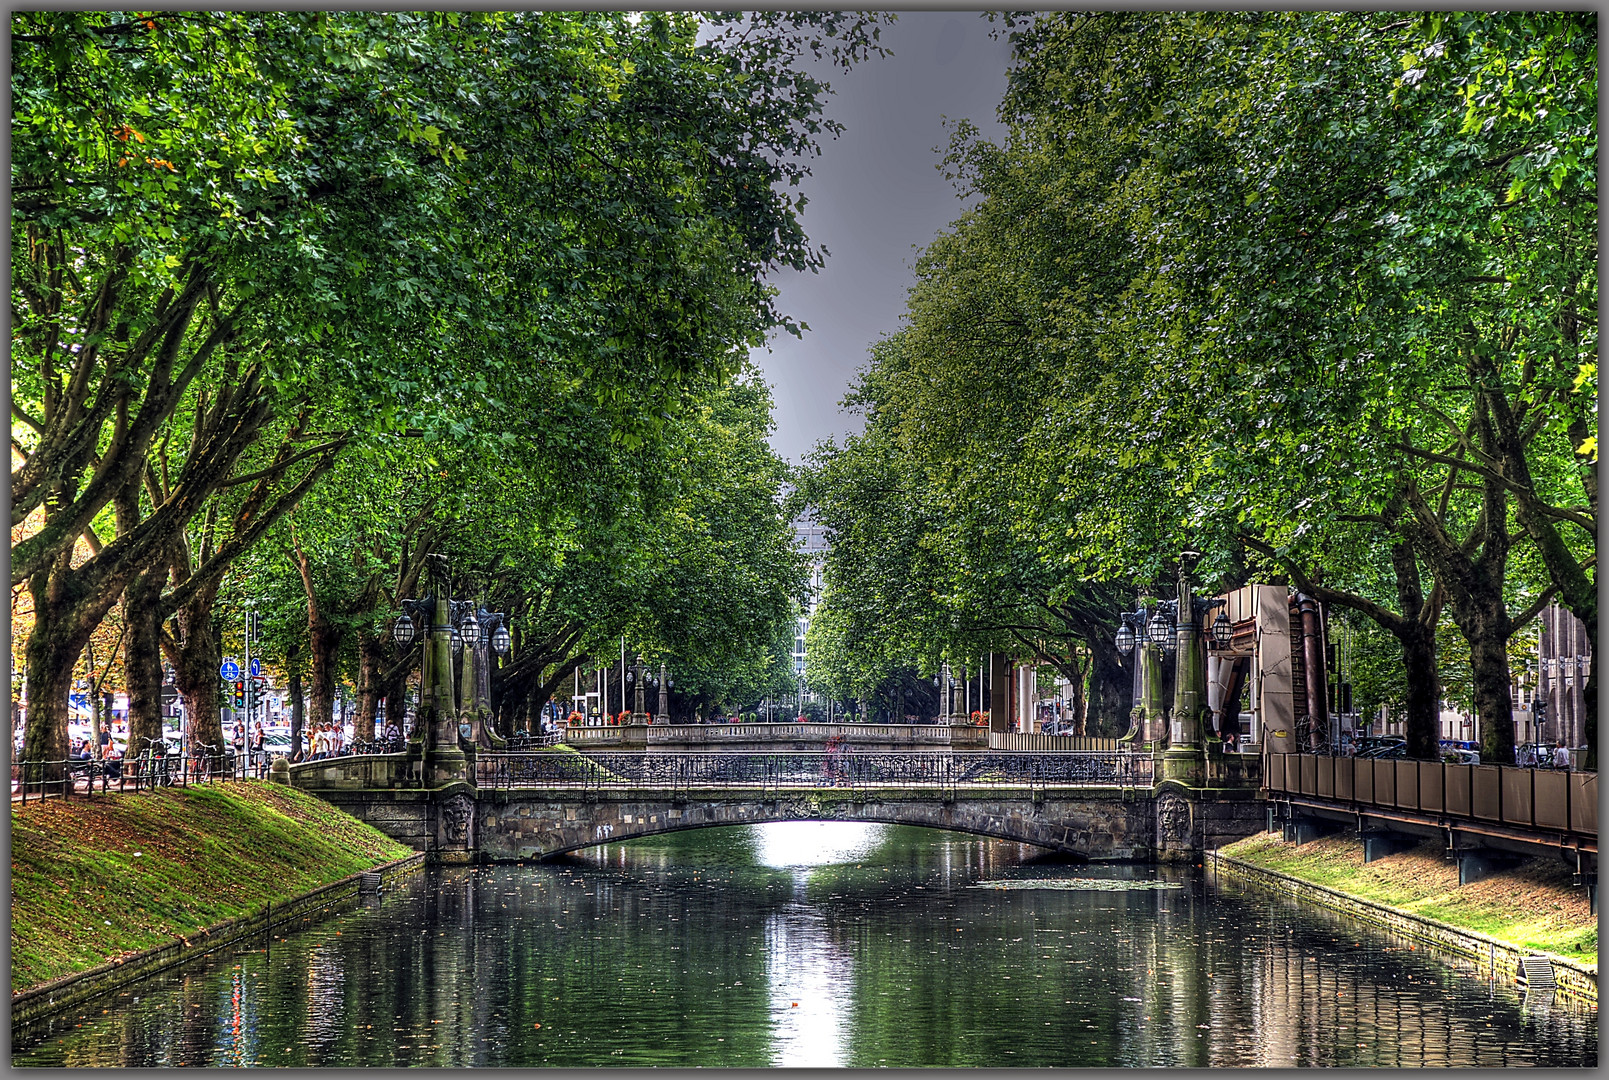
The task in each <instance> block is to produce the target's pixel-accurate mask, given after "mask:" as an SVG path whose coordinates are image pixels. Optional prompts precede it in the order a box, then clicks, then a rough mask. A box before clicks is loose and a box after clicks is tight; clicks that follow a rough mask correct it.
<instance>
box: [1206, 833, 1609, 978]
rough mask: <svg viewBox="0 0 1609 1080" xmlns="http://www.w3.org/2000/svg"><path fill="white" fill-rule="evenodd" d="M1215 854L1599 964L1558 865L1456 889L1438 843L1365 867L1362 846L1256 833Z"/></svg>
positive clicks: (1592, 927) (1540, 862) (1566, 873)
mask: <svg viewBox="0 0 1609 1080" xmlns="http://www.w3.org/2000/svg"><path fill="white" fill-rule="evenodd" d="M1219 853H1220V854H1222V855H1227V856H1229V857H1231V858H1235V859H1240V860H1241V861H1243V862H1248V863H1251V864H1252V865H1253V866H1259V867H1262V868H1263V869H1265V870H1275V871H1278V872H1279V873H1282V874H1289V875H1290V876H1291V877H1294V878H1300V879H1301V880H1303V881H1311V882H1313V883H1314V884H1317V885H1325V886H1328V887H1329V888H1332V889H1335V890H1337V891H1339V892H1343V893H1347V894H1348V895H1351V896H1357V897H1362V898H1363V899H1365V900H1372V901H1374V902H1375V903H1379V904H1389V905H1390V906H1392V907H1394V908H1398V909H1400V910H1402V911H1406V912H1408V913H1410V914H1413V915H1419V916H1422V917H1424V918H1427V919H1435V920H1437V921H1438V922H1443V923H1446V924H1447V925H1449V926H1455V927H1459V928H1460V929H1464V930H1475V931H1478V932H1480V933H1482V934H1486V935H1489V936H1491V937H1494V938H1496V939H1498V940H1499V941H1504V942H1508V943H1509V944H1512V945H1514V946H1516V947H1519V948H1523V949H1534V950H1537V951H1540V952H1549V953H1554V954H1556V955H1558V956H1566V957H1570V958H1572V959H1574V960H1577V961H1580V962H1582V963H1586V964H1593V965H1596V964H1597V962H1598V919H1597V917H1596V916H1595V915H1593V914H1592V913H1591V912H1590V911H1589V910H1588V904H1587V891H1586V889H1584V888H1576V887H1574V886H1572V885H1571V884H1570V877H1571V875H1570V869H1569V867H1567V866H1565V865H1564V864H1563V863H1562V862H1561V861H1559V860H1558V859H1557V858H1551V859H1549V858H1543V859H1531V860H1528V861H1526V862H1524V863H1521V864H1519V865H1518V866H1516V867H1514V868H1513V869H1512V870H1508V871H1505V872H1503V873H1501V874H1499V875H1497V876H1495V877H1490V878H1487V879H1486V880H1484V881H1477V882H1474V883H1472V884H1469V885H1465V886H1463V887H1462V888H1460V887H1459V884H1458V867H1457V865H1456V864H1455V863H1452V862H1448V861H1447V860H1446V859H1444V858H1443V857H1442V849H1441V844H1440V842H1439V841H1435V840H1431V841H1428V842H1426V843H1424V844H1421V845H1420V846H1419V847H1416V848H1413V849H1412V850H1409V851H1404V852H1402V853H1401V854H1398V855H1392V856H1389V857H1387V858H1384V859H1377V860H1375V861H1374V862H1372V863H1369V864H1368V865H1367V866H1365V865H1364V863H1363V845H1362V844H1360V843H1358V841H1357V840H1355V839H1352V838H1350V837H1341V836H1330V837H1325V838H1323V839H1320V840H1314V841H1312V842H1310V843H1306V844H1300V845H1298V844H1288V843H1286V842H1285V841H1284V840H1282V839H1281V838H1280V835H1279V834H1278V833H1259V834H1258V835H1256V836H1251V837H1248V838H1246V839H1245V840H1241V841H1239V842H1237V843H1234V844H1230V845H1229V846H1228V847H1225V848H1222V849H1220V852H1219Z"/></svg>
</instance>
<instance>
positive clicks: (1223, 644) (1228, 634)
mask: <svg viewBox="0 0 1609 1080" xmlns="http://www.w3.org/2000/svg"><path fill="white" fill-rule="evenodd" d="M1234 636H1235V627H1234V624H1233V623H1231V622H1230V621H1229V615H1228V613H1227V612H1223V611H1220V612H1218V617H1217V618H1216V619H1214V620H1213V621H1212V640H1213V641H1216V642H1217V643H1218V647H1219V648H1220V649H1223V648H1227V647H1228V646H1229V639H1230V638H1232V637H1234Z"/></svg>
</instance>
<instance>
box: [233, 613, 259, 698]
mask: <svg viewBox="0 0 1609 1080" xmlns="http://www.w3.org/2000/svg"><path fill="white" fill-rule="evenodd" d="M251 682H252V680H251V601H250V600H248V601H246V723H247V724H248V725H249V724H250V723H251V698H252V693H251V692H252V690H253V689H255V688H254V687H253V686H252V685H251ZM235 722H236V723H239V722H240V718H239V717H236V718H235Z"/></svg>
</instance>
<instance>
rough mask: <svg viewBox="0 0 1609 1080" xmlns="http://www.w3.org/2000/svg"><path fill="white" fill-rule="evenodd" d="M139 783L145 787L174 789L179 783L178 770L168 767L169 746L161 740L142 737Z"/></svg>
mask: <svg viewBox="0 0 1609 1080" xmlns="http://www.w3.org/2000/svg"><path fill="white" fill-rule="evenodd" d="M140 742H141V743H142V744H143V745H142V746H141V747H140V757H139V762H138V766H139V767H138V770H137V776H138V778H139V779H138V782H139V784H140V785H141V786H143V787H172V786H173V785H174V784H175V783H176V782H177V777H175V776H174V775H173V774H174V772H175V771H176V770H173V769H170V768H169V767H168V744H167V743H166V742H164V741H163V740H161V739H149V738H146V737H145V736H143V735H142V736H140Z"/></svg>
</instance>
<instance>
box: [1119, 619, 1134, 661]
mask: <svg viewBox="0 0 1609 1080" xmlns="http://www.w3.org/2000/svg"><path fill="white" fill-rule="evenodd" d="M1117 651H1118V652H1120V653H1122V654H1123V655H1124V656H1127V655H1128V654H1129V653H1131V652H1133V651H1134V630H1133V629H1132V628H1131V627H1130V626H1129V624H1128V622H1127V621H1126V620H1125V621H1124V623H1123V625H1122V626H1120V627H1118V628H1117Z"/></svg>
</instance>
